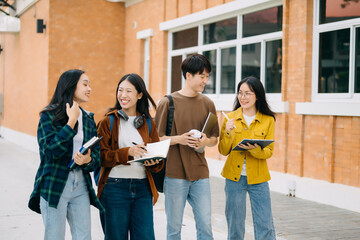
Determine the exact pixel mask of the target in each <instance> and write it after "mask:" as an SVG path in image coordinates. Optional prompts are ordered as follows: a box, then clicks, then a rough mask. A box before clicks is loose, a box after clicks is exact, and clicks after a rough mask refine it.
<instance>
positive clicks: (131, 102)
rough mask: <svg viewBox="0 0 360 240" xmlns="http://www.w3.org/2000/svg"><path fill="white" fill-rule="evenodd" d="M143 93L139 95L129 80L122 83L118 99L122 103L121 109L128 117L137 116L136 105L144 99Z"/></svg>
mask: <svg viewBox="0 0 360 240" xmlns="http://www.w3.org/2000/svg"><path fill="white" fill-rule="evenodd" d="M142 95H143V94H142V93H138V92H137V91H136V88H135V86H134V85H132V84H131V83H130V82H129V81H128V80H124V81H123V82H121V83H120V85H119V88H118V92H117V99H118V101H119V103H120V106H121V108H122V109H123V110H124V112H125V113H126V114H127V115H128V116H135V115H136V103H137V101H138V100H139V99H141V97H142Z"/></svg>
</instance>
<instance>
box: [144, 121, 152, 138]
mask: <svg viewBox="0 0 360 240" xmlns="http://www.w3.org/2000/svg"><path fill="white" fill-rule="evenodd" d="M145 119H146V123H147V125H148V129H149V136H150V135H151V128H152V125H151V119H150V118H145Z"/></svg>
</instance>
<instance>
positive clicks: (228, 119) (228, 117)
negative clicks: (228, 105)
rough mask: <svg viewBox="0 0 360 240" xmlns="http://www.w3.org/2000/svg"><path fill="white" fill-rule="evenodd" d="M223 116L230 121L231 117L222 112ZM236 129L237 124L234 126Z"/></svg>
mask: <svg viewBox="0 0 360 240" xmlns="http://www.w3.org/2000/svg"><path fill="white" fill-rule="evenodd" d="M221 113H222V114H223V115H224V117H225V118H226V119H227V120H228V121H229V120H230V119H229V117H228V116H227V115H226V114H225V113H224V112H221ZM234 128H236V127H235V124H234Z"/></svg>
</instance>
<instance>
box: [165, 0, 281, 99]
mask: <svg viewBox="0 0 360 240" xmlns="http://www.w3.org/2000/svg"><path fill="white" fill-rule="evenodd" d="M278 2H279V3H278V4H281V1H278ZM274 5H275V7H270V8H267V9H261V10H260V11H254V12H251V13H249V12H246V14H236V13H232V16H229V15H227V17H224V18H221V17H220V16H217V17H216V19H218V20H217V21H211V20H207V21H206V22H204V23H199V24H198V25H197V26H196V27H193V26H194V25H193V24H194V23H193V24H192V25H191V27H190V28H188V29H186V28H185V27H182V29H181V30H180V28H178V29H177V30H176V31H174V32H172V34H170V35H169V44H170V45H169V46H170V48H171V50H170V51H169V61H171V62H170V64H169V66H170V67H171V70H170V72H171V85H172V86H171V87H170V88H168V89H169V90H171V91H172V92H173V91H176V90H178V89H180V88H181V86H180V85H179V83H180V82H181V81H179V78H181V76H180V77H177V76H175V74H180V71H179V70H177V69H178V68H179V67H180V64H181V59H184V57H185V56H187V55H188V54H190V53H193V52H198V53H200V54H203V55H205V56H206V57H207V58H208V59H209V61H210V63H211V67H212V71H211V73H210V77H209V82H208V84H207V85H206V86H205V89H204V92H203V93H205V94H208V95H213V97H215V98H220V97H221V96H226V95H227V96H229V98H228V99H233V97H234V94H235V92H236V85H237V83H238V82H239V81H240V80H241V79H242V78H244V77H247V76H256V77H258V78H259V79H260V80H261V81H262V82H263V84H264V86H265V89H266V91H267V93H271V94H277V99H279V100H281V95H280V94H281V76H282V75H281V69H282V32H281V31H282V6H276V4H274ZM184 28H185V29H184ZM174 68H176V70H174ZM175 79H177V80H176V81H175ZM273 96H274V95H273ZM210 97H212V96H210Z"/></svg>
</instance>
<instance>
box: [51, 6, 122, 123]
mask: <svg viewBox="0 0 360 240" xmlns="http://www.w3.org/2000/svg"><path fill="white" fill-rule="evenodd" d="M124 30H125V8H124V5H123V4H116V3H111V2H108V1H104V0H90V1H89V0H76V1H72V0H62V1H56V0H51V1H50V32H49V39H50V41H49V89H48V96H49V97H51V96H52V94H53V92H54V89H55V86H56V83H57V81H58V79H59V76H60V75H61V73H63V72H64V71H66V70H68V69H73V68H78V69H81V70H83V71H85V72H86V74H87V75H88V76H89V78H90V82H91V88H92V93H91V100H90V102H89V103H87V104H86V105H84V108H86V109H88V110H91V111H92V112H94V113H95V119H96V120H97V121H98V120H100V119H101V118H102V117H103V115H104V113H105V111H106V109H107V108H108V107H110V106H113V105H114V102H115V93H116V90H115V88H116V83H117V82H118V81H119V79H120V76H121V75H122V74H123V73H124V61H125V60H124V45H125V41H124V34H125V33H124ZM114 86H115V87H114Z"/></svg>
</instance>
